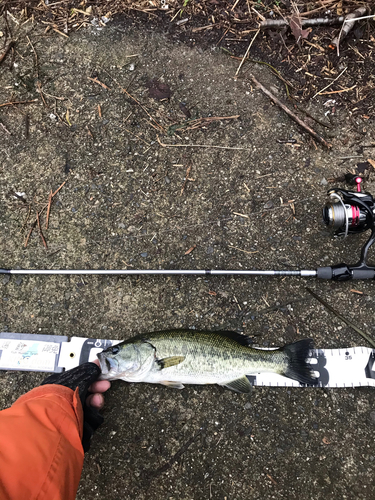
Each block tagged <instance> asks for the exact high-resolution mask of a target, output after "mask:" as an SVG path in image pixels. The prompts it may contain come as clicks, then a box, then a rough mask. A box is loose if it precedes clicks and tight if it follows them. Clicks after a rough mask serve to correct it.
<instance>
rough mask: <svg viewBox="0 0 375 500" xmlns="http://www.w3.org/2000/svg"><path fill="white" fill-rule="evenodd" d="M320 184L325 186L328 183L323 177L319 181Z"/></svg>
mask: <svg viewBox="0 0 375 500" xmlns="http://www.w3.org/2000/svg"><path fill="white" fill-rule="evenodd" d="M320 184H323V186H326V185H327V184H328V181H327V179H326V178H325V177H323V179H322V180H321V181H320Z"/></svg>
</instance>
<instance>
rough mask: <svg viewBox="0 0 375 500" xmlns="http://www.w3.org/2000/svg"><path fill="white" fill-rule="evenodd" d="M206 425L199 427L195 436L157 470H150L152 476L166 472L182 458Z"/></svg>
mask: <svg viewBox="0 0 375 500" xmlns="http://www.w3.org/2000/svg"><path fill="white" fill-rule="evenodd" d="M205 427H206V425H203V427H201V428H200V429H198V431H197V432H196V433H195V434H194V436H192V437H191V438H190V439H188V441H186V443H185V444H183V445H182V446H181V448H180V449H179V450H178V451H177V452H176V453H175V454H174V455H173V456H172V457H171V458H170V459H169V460H168V461H167V462H166V463H165V464H164V465H162V466H161V467H159V468H158V469H156V470H155V471H153V472H150V473H149V474H150V477H157V476H159V475H160V474H162V473H163V472H166V471H167V470H168V469H170V468H171V467H172V465H173V464H174V463H175V462H177V461H178V460H180V458H181V457H182V455H183V454H184V453H185V452H186V451H187V450H188V449H189V448H190V446H191V445H192V444H193V443H194V441H195V440H196V439H197V438H198V437H199V436H200V434H201V433H202V431H203V430H204V429H205ZM145 472H146V471H145ZM147 472H148V471H147Z"/></svg>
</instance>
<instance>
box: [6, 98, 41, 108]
mask: <svg viewBox="0 0 375 500" xmlns="http://www.w3.org/2000/svg"><path fill="white" fill-rule="evenodd" d="M38 100H39V99H33V100H32V101H10V102H3V104H0V108H2V107H3V106H13V105H14V104H30V103H32V102H38Z"/></svg>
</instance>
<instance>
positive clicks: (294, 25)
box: [289, 14, 310, 42]
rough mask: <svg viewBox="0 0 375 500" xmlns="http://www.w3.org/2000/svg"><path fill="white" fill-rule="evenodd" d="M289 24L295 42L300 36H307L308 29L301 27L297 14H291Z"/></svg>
mask: <svg viewBox="0 0 375 500" xmlns="http://www.w3.org/2000/svg"><path fill="white" fill-rule="evenodd" d="M289 26H290V29H291V30H292V33H293V35H294V38H295V39H296V40H297V42H298V41H299V40H300V39H301V38H307V37H308V36H309V33H310V30H309V29H307V30H303V29H302V24H301V18H300V16H299V15H298V14H293V15H292V17H291V18H290V19H289Z"/></svg>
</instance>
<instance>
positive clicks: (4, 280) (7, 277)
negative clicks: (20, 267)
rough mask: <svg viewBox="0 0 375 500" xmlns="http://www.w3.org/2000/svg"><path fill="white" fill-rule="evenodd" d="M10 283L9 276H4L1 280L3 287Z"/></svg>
mask: <svg viewBox="0 0 375 500" xmlns="http://www.w3.org/2000/svg"><path fill="white" fill-rule="evenodd" d="M9 281H10V274H6V275H5V276H4V278H3V285H7V284H8V283H9Z"/></svg>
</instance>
